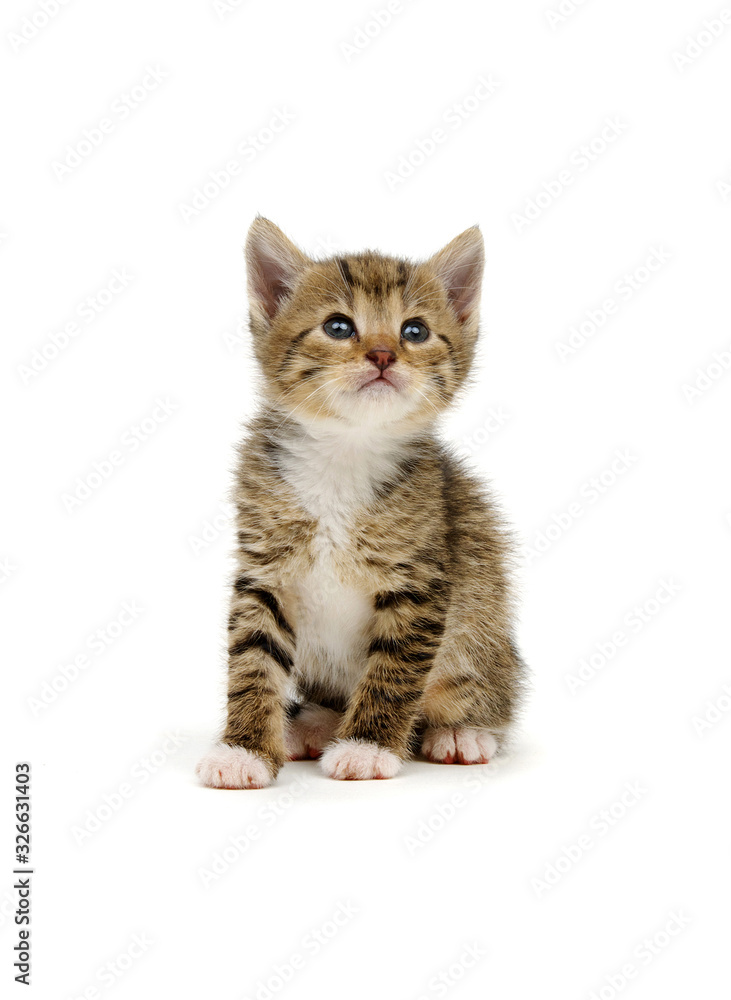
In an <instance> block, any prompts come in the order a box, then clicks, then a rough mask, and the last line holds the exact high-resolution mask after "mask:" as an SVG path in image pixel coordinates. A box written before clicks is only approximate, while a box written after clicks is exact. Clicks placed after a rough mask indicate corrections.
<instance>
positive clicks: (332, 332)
mask: <svg viewBox="0 0 731 1000" xmlns="http://www.w3.org/2000/svg"><path fill="white" fill-rule="evenodd" d="M322 328H323V330H324V331H325V333H326V334H327V335H328V337H334V338H335V340H347V339H348V337H352V336H353V334H354V333H355V325H354V323H353V321H352V320H350V319H348V317H347V316H333V317H332V318H331V319H328V320H325V322H324V323H323V324H322Z"/></svg>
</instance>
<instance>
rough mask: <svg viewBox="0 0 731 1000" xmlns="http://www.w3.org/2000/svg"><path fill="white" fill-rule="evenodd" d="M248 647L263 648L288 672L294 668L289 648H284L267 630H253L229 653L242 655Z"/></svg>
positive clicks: (232, 647)
mask: <svg viewBox="0 0 731 1000" xmlns="http://www.w3.org/2000/svg"><path fill="white" fill-rule="evenodd" d="M247 649H262V650H263V651H264V652H265V653H268V654H269V655H270V656H271V657H272V659H273V660H276V661H277V663H278V664H279V666H280V667H281V668H282V669H283V670H285V671H286V672H287V673H289V671H290V670H291V669H292V657H291V656H290V655H289V653H288V652H287V650H286V649H283V648H282V647H281V646H280V645H279V643H278V642H277V641H276V640H274V639H272V637H271V636H269V635H267V634H266V633H265V632H258V631H257V632H252V633H251V635H248V636H246V638H244V639H239V641H238V642H237V643H235V644H234V645H233V646H231V647H230V649H229V654H230V655H231V656H240V655H241V653H245V652H246V650H247Z"/></svg>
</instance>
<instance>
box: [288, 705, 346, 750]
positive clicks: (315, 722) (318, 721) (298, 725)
mask: <svg viewBox="0 0 731 1000" xmlns="http://www.w3.org/2000/svg"><path fill="white" fill-rule="evenodd" d="M339 722H340V716H339V715H338V713H337V712H334V711H333V710H332V709H331V708H323V707H322V705H306V706H305V707H304V708H303V709H302V711H301V712H300V713H299V715H296V716H295V717H294V718H293V719H290V721H289V722H288V723H287V725H286V727H285V730H284V746H285V749H286V751H287V756H288V757H289V759H290V760H309V759H310V758H311V757H313V758H314V757H319V756H320V754H321V753H322V751H323V750H324V749H325V747H326V746H327V745H328V743H330V741H331V740H332V738H333V736H334V735H335V730H336V729H337V728H338V723H339Z"/></svg>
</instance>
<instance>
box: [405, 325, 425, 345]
mask: <svg viewBox="0 0 731 1000" xmlns="http://www.w3.org/2000/svg"><path fill="white" fill-rule="evenodd" d="M428 336H429V330H428V329H427V327H426V326H425V325H424V324H423V323H422V322H421V320H419V319H407V320H406V322H405V323H404V325H403V326H402V327H401V339H402V340H408V341H410V342H411V343H412V344H423V343H424V341H425V340H426V338H427V337H428Z"/></svg>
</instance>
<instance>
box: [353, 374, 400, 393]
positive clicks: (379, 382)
mask: <svg viewBox="0 0 731 1000" xmlns="http://www.w3.org/2000/svg"><path fill="white" fill-rule="evenodd" d="M370 388H373V389H377V390H383V389H386V388H389V389H395V390H397V389H398V386H397V385H394V383H393V382H392V381H391V379H390V378H389V377H388V376H387V375H386V373H385V372H381V373H380V375H376V377H375V378H370V379H368V381H367V382H363V384H362V385H361V386H360V388H359V389H358V392H361V391H362V390H363V389H370Z"/></svg>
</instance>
